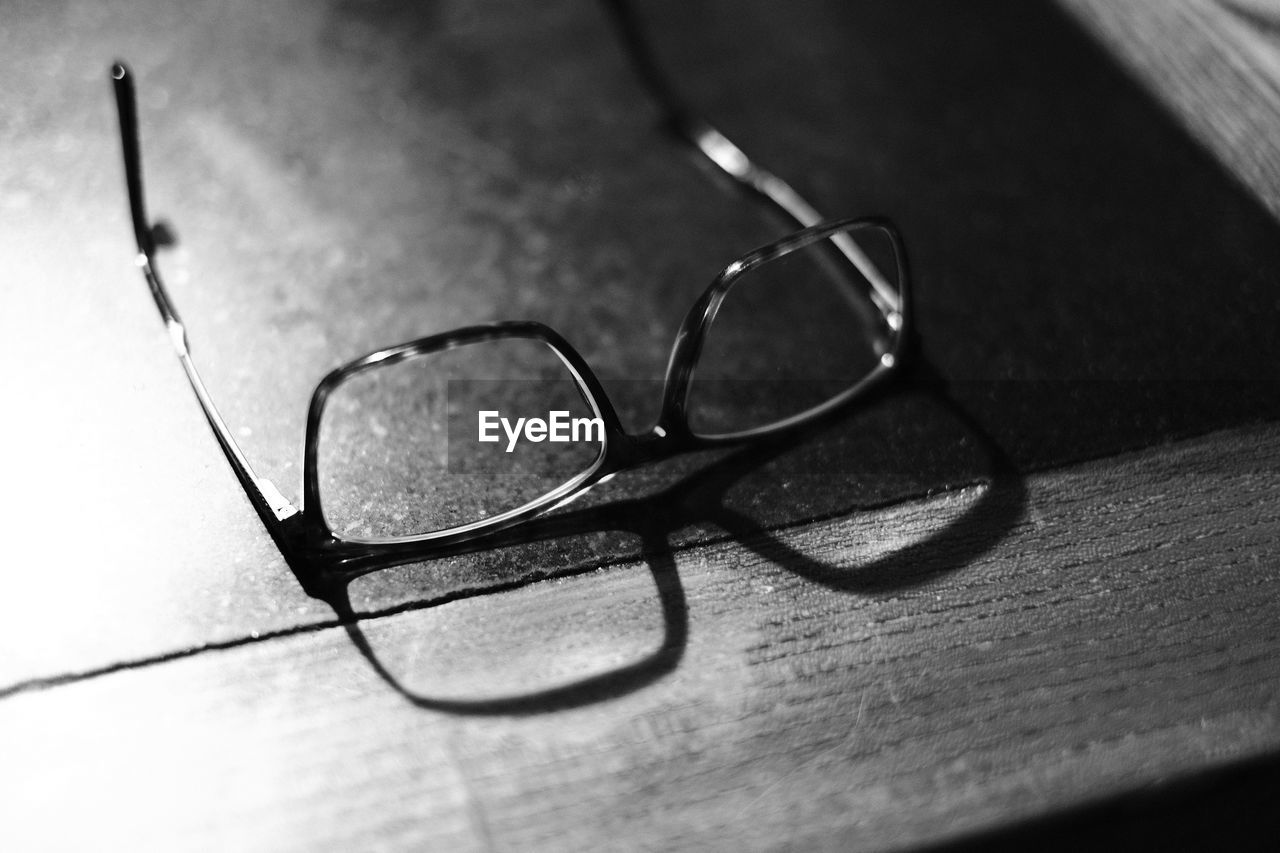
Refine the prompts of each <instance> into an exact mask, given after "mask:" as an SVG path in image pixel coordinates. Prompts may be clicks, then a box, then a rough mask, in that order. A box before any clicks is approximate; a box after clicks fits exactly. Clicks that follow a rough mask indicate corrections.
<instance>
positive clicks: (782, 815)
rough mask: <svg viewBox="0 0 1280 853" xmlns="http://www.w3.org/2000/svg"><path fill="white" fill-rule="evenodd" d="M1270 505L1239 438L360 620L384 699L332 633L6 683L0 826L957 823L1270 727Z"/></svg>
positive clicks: (1217, 754) (535, 834)
mask: <svg viewBox="0 0 1280 853" xmlns="http://www.w3.org/2000/svg"><path fill="white" fill-rule="evenodd" d="M993 490H994V498H995V502H996V503H997V504H998V503H1000V502H1001V501H1013V502H1014V505H1015V506H1018V507H1020V510H1019V512H1018V518H1017V519H1016V521H1015V524H1014V525H1013V526H1012V527H1011V529H1009V531H1008V533H1007V535H1005V536H1004V537H1003V538H1002V539H1000V540H999V541H996V542H992V543H989V545H987V546H984V547H983V548H981V549H978V550H979V553H975V552H974V549H973V548H972V547H971V539H972V537H973V536H975V535H977V534H976V533H975V529H974V527H975V525H974V513H975V506H977V507H979V510H977V511H978V512H986V511H989V507H990V506H991V503H992V499H993V493H992V492H993ZM984 501H985V504H984ZM984 505H985V506H987V507H988V510H982V509H981V507H982V506H984ZM979 521H981V520H980V519H979ZM977 526H979V527H980V526H981V524H979V525H977ZM1277 531H1280V430H1277V429H1275V428H1260V429H1256V430H1250V431H1240V432H1231V433H1223V434H1217V435H1214V436H1210V437H1207V438H1203V439H1199V440H1195V441H1190V442H1187V443H1183V444H1178V445H1172V446H1167V447H1164V448H1160V449H1157V450H1153V451H1147V452H1143V453H1139V454H1136V455H1131V456H1127V457H1121V458H1118V459H1114V460H1108V461H1104V462H1097V463H1091V464H1087V465H1081V466H1077V467H1074V468H1071V469H1068V470H1063V471H1060V472H1055V473H1049V474H1043V475H1036V476H1034V477H1032V478H1030V479H1029V480H1028V481H1027V482H1026V483H1025V484H1023V485H1022V486H1021V487H1019V486H1017V485H1016V484H1005V485H1003V486H1000V487H991V486H977V487H973V488H970V489H965V490H960V491H956V492H951V493H946V494H942V495H938V496H936V497H933V498H930V499H927V500H923V501H917V502H911V503H907V504H902V505H898V506H893V507H890V508H886V509H883V510H880V511H877V512H873V513H868V514H864V515H859V516H857V517H854V518H850V519H846V520H841V521H838V522H829V523H820V524H811V525H804V526H800V527H796V528H793V529H790V530H787V531H783V532H780V533H777V534H774V535H764V534H758V535H756V536H754V537H749V538H745V539H744V540H743V541H740V542H731V543H724V544H720V545H715V546H711V547H699V548H695V549H691V550H687V551H681V552H677V553H676V554H674V555H666V556H664V555H662V554H657V555H655V556H652V557H650V558H649V562H648V563H647V564H645V563H639V564H634V565H627V566H621V567H616V568H612V569H608V570H602V571H600V572H597V573H595V574H591V575H586V576H580V577H575V578H568V579H562V580H558V581H548V582H543V583H537V584H533V585H530V586H527V587H524V588H521V589H518V590H514V591H510V592H507V593H504V594H501V595H493V596H483V597H478V598H473V599H469V600H464V601H458V602H454V603H450V604H446V605H442V606H437V607H432V608H427V609H424V610H418V611H412V612H405V613H400V614H397V615H394V616H390V617H385V618H380V619H374V620H369V621H366V622H364V623H362V624H361V626H360V630H361V631H363V632H364V634H362V635H359V636H360V637H361V641H362V642H367V644H368V648H369V650H370V652H371V653H372V654H373V655H375V656H376V657H377V659H378V661H379V665H380V666H382V667H384V668H385V670H386V673H387V675H388V677H390V678H393V679H395V681H396V682H397V684H398V685H399V688H400V690H402V691H404V692H403V694H402V693H400V692H397V690H394V689H392V687H391V686H390V685H389V684H388V682H387V681H386V680H384V679H383V678H382V677H380V676H379V675H378V674H377V673H376V672H375V670H374V669H373V668H371V666H370V665H369V664H368V662H366V661H365V660H363V659H362V657H361V654H360V653H358V651H357V646H356V645H355V644H353V642H352V640H351V638H350V637H349V636H348V635H347V634H346V633H345V632H344V631H343V630H341V629H325V630H317V631H315V632H311V633H307V634H301V635H296V636H293V637H288V638H277V639H274V640H271V641H268V642H260V643H250V644H248V645H245V646H242V647H239V648H235V649H230V650H226V651H221V652H210V653H206V654H202V655H197V656H195V657H191V658H187V659H183V660H180V661H174V662H170V663H166V664H163V665H158V666H152V667H145V668H139V669H134V670H128V671H123V672H118V673H115V674H112V675H110V676H107V677H102V678H97V679H90V680H86V681H83V682H80V683H77V684H73V685H68V686H64V687H60V688H56V689H50V690H44V691H35V692H28V693H24V694H20V695H17V696H13V697H10V698H9V699H8V700H6V701H4V702H2V703H0V754H2V755H3V756H4V763H3V770H0V780H3V782H2V784H3V790H0V803H4V810H5V817H4V820H3V821H0V846H2V847H4V848H6V849H25V848H30V847H41V846H49V847H55V848H66V847H73V846H85V845H88V844H90V843H92V844H94V845H95V846H108V847H110V846H115V845H120V844H123V843H124V842H126V841H128V842H130V843H138V842H140V843H142V845H143V846H144V847H150V848H154V849H167V848H171V847H174V846H191V845H192V844H193V839H196V838H198V839H200V840H199V846H201V847H215V848H216V847H224V848H234V849H250V848H252V849H325V848H346V847H348V846H350V845H352V844H355V845H358V846H361V847H377V846H391V847H423V846H429V847H432V848H434V849H467V848H490V849H528V848H542V849H558V850H595V849H608V848H613V847H619V846H625V847H630V848H646V849H648V848H653V849H673V848H682V849H687V848H694V847H701V846H716V847H721V848H736V847H738V846H743V847H746V848H750V849H760V848H777V847H799V848H803V849H815V848H816V849H822V848H832V849H837V848H838V849H848V848H854V847H856V848H858V849H888V848H895V847H901V846H904V845H909V844H917V843H922V842H928V841H936V840H940V839H944V838H952V837H955V836H956V835H957V834H962V833H965V832H969V831H975V830H979V829H983V828H989V827H992V826H997V825H1002V824H1007V823H1008V822H1011V821H1016V820H1018V819H1019V818H1023V817H1028V816H1034V815H1040V814H1044V813H1046V812H1051V811H1053V810H1056V809H1061V808H1065V807H1069V806H1075V805H1080V804H1082V803H1089V802H1095V801H1098V800H1099V799H1102V798H1106V797H1108V796H1111V795H1114V794H1116V793H1119V792H1123V791H1126V790H1130V789H1133V788H1137V787H1141V786H1145V785H1148V784H1150V783H1151V782H1153V781H1155V780H1160V779H1167V778H1170V777H1176V776H1177V775H1179V774H1182V773H1184V772H1187V771H1192V770H1202V769H1204V768H1208V767H1215V766H1221V765H1223V764H1226V763H1229V762H1232V761H1234V760H1238V759H1242V758H1248V757H1252V756H1258V755H1262V754H1266V753H1268V752H1270V751H1272V750H1274V749H1276V747H1277V746H1280V656H1278V654H1277V652H1280V537H1278V536H1277ZM921 544H924V545H925V546H926V547H923V548H922V547H919V546H920V545H921ZM895 555H896V556H895ZM903 555H906V556H905V558H904V557H903ZM949 560H954V562H949ZM885 570H892V571H895V572H901V573H902V576H901V577H900V578H899V579H898V580H899V582H898V583H897V584H896V588H887V587H884V586H883V585H881V587H877V589H879V591H867V589H864V588H860V587H859V584H860V582H861V581H862V580H865V574H866V573H868V572H874V571H885ZM655 580H656V581H657V586H655ZM659 587H664V588H665V591H663V592H662V594H661V595H660V594H659ZM673 588H675V589H676V590H677V591H678V597H679V605H680V606H679V607H675V608H670V607H669V608H668V612H667V614H666V616H664V613H663V608H662V607H661V606H660V604H659V602H660V600H663V599H664V597H666V599H667V600H669V598H670V595H671V591H672V589H673ZM673 615H674V617H675V618H676V619H677V621H678V620H679V619H683V620H684V623H685V624H684V627H683V628H681V627H680V626H679V625H677V626H675V630H673V626H672V625H671V624H669V623H670V621H671V619H672V618H673ZM664 643H665V644H666V645H667V647H668V648H667V652H666V653H667V654H669V655H674V656H675V657H676V658H677V659H678V663H679V665H678V666H668V665H664V664H663V663H662V660H663V658H662V655H663V651H664V650H663V645H664ZM673 644H674V645H675V647H674V648H671V646H672V645H673ZM655 655H656V656H657V659H658V660H659V664H658V665H657V667H656V669H655V670H654V671H651V672H646V671H645V670H644V666H645V663H644V662H645V661H647V660H653V659H654V658H655ZM668 662H669V661H668ZM627 667H633V668H634V671H633V672H632V675H631V677H627V676H625V675H624V677H622V678H620V679H617V680H615V681H613V682H608V680H607V679H606V680H605V681H603V682H602V681H600V680H599V677H601V676H602V675H607V674H608V673H610V672H619V671H622V672H624V673H625V672H626V671H627ZM593 677H596V678H597V680H596V681H595V682H589V684H594V685H595V688H591V687H588V688H585V689H581V690H572V689H571V690H569V691H568V692H565V693H561V694H554V695H555V700H554V702H552V703H550V705H554V706H555V707H554V708H552V707H550V706H547V707H535V706H530V705H521V703H520V697H521V696H535V697H536V696H538V695H546V691H547V690H548V688H553V687H555V686H557V685H565V684H573V683H578V682H580V681H581V680H582V679H584V678H585V679H590V678H593ZM602 684H603V685H604V687H601V685H602ZM504 703H505V704H504ZM69 806H70V807H72V808H73V810H74V812H75V813H76V815H77V817H76V819H75V820H66V819H65V818H64V815H65V814H66V811H67V809H68V808H69Z"/></svg>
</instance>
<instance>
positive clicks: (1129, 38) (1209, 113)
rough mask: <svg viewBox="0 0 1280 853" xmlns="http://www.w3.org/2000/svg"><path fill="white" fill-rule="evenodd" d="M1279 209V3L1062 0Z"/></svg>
mask: <svg viewBox="0 0 1280 853" xmlns="http://www.w3.org/2000/svg"><path fill="white" fill-rule="evenodd" d="M1057 2H1058V3H1059V4H1060V5H1062V6H1064V7H1065V8H1067V9H1068V10H1070V11H1071V12H1072V13H1073V14H1074V15H1076V16H1077V18H1078V19H1079V20H1081V21H1082V22H1083V23H1084V24H1085V26H1086V27H1088V28H1089V29H1090V30H1091V31H1093V32H1094V33H1095V34H1096V35H1097V36H1098V37H1099V38H1101V39H1102V40H1103V41H1104V42H1105V43H1106V44H1107V45H1108V46H1109V47H1110V48H1111V50H1112V52H1113V53H1114V54H1115V55H1116V56H1117V58H1119V59H1120V60H1121V61H1122V62H1124V63H1125V64H1127V65H1128V66H1129V67H1130V68H1131V69H1132V70H1133V71H1134V72H1135V73H1136V74H1137V76H1138V77H1139V78H1140V79H1141V80H1142V81H1143V82H1144V83H1145V84H1146V85H1147V87H1148V88H1149V89H1150V90H1151V91H1152V92H1153V93H1154V94H1155V95H1156V96H1157V97H1158V98H1160V99H1161V100H1162V101H1163V102H1164V103H1165V104H1166V105H1167V106H1168V107H1169V108H1170V109H1171V110H1172V111H1173V112H1174V113H1175V114H1176V115H1177V116H1178V117H1179V118H1180V119H1181V120H1182V121H1183V123H1184V124H1185V125H1186V126H1187V127H1188V128H1189V129H1190V131H1191V132H1192V133H1193V134H1194V135H1195V136H1196V137H1197V138H1198V139H1200V141H1201V142H1203V143H1204V144H1205V145H1206V146H1207V147H1208V148H1209V149H1210V150H1212V151H1213V152H1214V153H1215V154H1216V155H1217V156H1218V158H1219V159H1220V160H1221V161H1222V162H1223V163H1224V164H1225V165H1226V166H1227V168H1228V169H1229V170H1230V171H1231V172H1232V173H1233V174H1234V175H1235V176H1236V178H1237V179H1238V180H1239V181H1240V182H1241V183H1242V184H1243V185H1244V186H1246V187H1248V188H1249V189H1251V190H1252V191H1253V192H1254V193H1255V194H1256V195H1257V196H1258V198H1259V199H1261V201H1262V202H1263V203H1264V204H1265V205H1266V206H1267V207H1268V208H1269V209H1270V210H1271V212H1272V213H1274V214H1276V215H1280V149H1277V146H1276V144H1275V141H1276V140H1277V139H1280V4H1278V3H1276V2H1274V0H1129V2H1123V3H1116V2H1111V0H1057Z"/></svg>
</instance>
